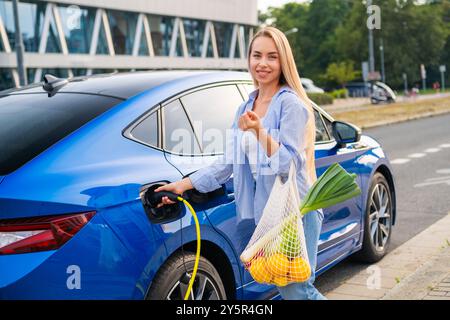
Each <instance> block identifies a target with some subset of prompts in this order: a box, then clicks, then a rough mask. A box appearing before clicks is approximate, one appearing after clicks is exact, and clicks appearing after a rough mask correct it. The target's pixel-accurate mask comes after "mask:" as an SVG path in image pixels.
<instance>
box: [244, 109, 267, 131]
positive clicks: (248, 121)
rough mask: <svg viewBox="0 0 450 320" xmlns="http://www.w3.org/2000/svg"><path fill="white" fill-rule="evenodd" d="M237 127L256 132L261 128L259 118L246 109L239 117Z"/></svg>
mask: <svg viewBox="0 0 450 320" xmlns="http://www.w3.org/2000/svg"><path fill="white" fill-rule="evenodd" d="M238 125H239V129H241V130H242V131H247V130H252V131H254V133H255V134H256V133H257V132H259V130H260V129H261V128H262V125H261V119H260V118H259V116H258V115H257V114H256V113H255V112H253V111H247V112H246V113H244V114H243V115H242V116H241V117H240V118H239V123H238Z"/></svg>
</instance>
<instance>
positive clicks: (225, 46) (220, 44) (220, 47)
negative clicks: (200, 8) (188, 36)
mask: <svg viewBox="0 0 450 320" xmlns="http://www.w3.org/2000/svg"><path fill="white" fill-rule="evenodd" d="M214 31H215V34H216V41H217V51H219V57H221V58H228V57H229V56H230V47H231V40H232V37H233V24H231V23H226V22H214Z"/></svg>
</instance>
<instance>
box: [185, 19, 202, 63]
mask: <svg viewBox="0 0 450 320" xmlns="http://www.w3.org/2000/svg"><path fill="white" fill-rule="evenodd" d="M183 25H184V33H185V35H186V43H187V47H188V54H189V56H190V57H200V56H201V55H202V49H203V37H204V35H205V26H206V21H203V20H191V19H183Z"/></svg>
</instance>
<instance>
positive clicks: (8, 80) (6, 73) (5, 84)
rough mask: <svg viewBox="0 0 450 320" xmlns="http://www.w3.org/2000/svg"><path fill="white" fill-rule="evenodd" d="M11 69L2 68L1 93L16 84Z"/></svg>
mask: <svg viewBox="0 0 450 320" xmlns="http://www.w3.org/2000/svg"><path fill="white" fill-rule="evenodd" d="M11 71H12V70H11V69H10V68H0V91H1V90H5V89H9V88H11V87H12V86H11V84H13V83H14V80H13V77H12V72H11Z"/></svg>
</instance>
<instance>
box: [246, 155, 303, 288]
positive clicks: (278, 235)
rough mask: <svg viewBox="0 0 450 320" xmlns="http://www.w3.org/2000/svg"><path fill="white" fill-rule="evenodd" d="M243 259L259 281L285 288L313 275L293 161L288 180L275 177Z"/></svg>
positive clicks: (252, 274)
mask: <svg viewBox="0 0 450 320" xmlns="http://www.w3.org/2000/svg"><path fill="white" fill-rule="evenodd" d="M240 259H241V261H242V262H243V263H244V266H245V268H246V269H247V270H248V271H249V272H250V274H251V276H252V277H253V279H254V280H255V281H256V282H258V283H264V284H274V285H276V286H279V287H283V286H285V285H287V284H289V283H294V282H305V281H307V280H308V279H309V278H310V276H311V267H310V264H309V259H308V254H307V251H306V241H305V235H304V229H303V222H302V215H301V213H300V195H299V192H298V189H297V181H296V168H295V163H294V162H293V161H292V163H291V166H290V169H289V175H288V178H287V180H286V181H285V182H284V183H283V182H282V181H281V177H280V176H277V177H276V178H275V182H274V184H273V187H272V190H271V192H270V195H269V199H268V200H267V203H266V206H265V207H264V210H263V213H262V217H261V220H260V221H259V223H258V225H257V227H256V229H255V231H254V233H253V235H252V237H251V238H250V241H249V243H248V245H247V247H246V248H245V250H244V251H243V252H242V254H241V257H240Z"/></svg>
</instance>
